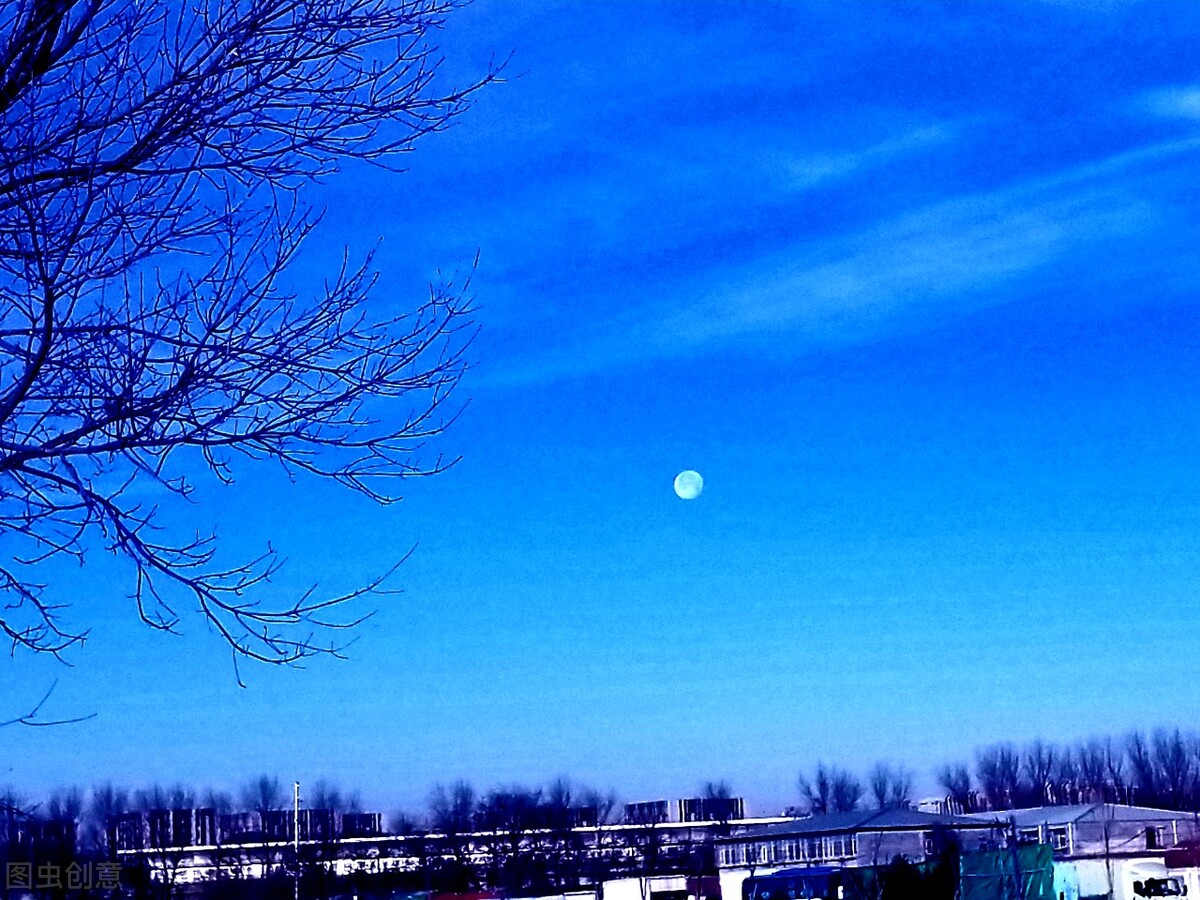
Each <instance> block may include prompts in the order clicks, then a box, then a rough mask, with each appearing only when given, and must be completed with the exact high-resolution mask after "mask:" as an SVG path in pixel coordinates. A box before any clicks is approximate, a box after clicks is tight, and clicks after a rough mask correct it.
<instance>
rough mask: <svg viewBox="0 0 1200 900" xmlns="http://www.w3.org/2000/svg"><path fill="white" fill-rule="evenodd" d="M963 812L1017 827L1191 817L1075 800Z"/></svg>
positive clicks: (1149, 808)
mask: <svg viewBox="0 0 1200 900" xmlns="http://www.w3.org/2000/svg"><path fill="white" fill-rule="evenodd" d="M965 816H966V817H967V818H970V819H976V820H980V821H989V822H997V821H998V822H1000V823H1001V824H1004V825H1007V824H1008V823H1009V822H1010V821H1011V822H1015V823H1016V826H1017V827H1018V828H1034V827H1036V826H1038V825H1068V824H1071V823H1074V822H1146V821H1164V822H1171V821H1175V820H1178V819H1190V818H1191V817H1192V814H1191V813H1186V812H1176V811H1172V810H1168V809H1153V808H1152V807H1149V806H1119V805H1117V804H1115V803H1076V804H1072V805H1070V806H1034V807H1031V808H1029V809H999V810H993V811H992V812H985V813H966V814H965Z"/></svg>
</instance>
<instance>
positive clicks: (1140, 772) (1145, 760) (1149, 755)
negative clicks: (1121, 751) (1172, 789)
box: [1125, 731, 1159, 806]
mask: <svg viewBox="0 0 1200 900" xmlns="http://www.w3.org/2000/svg"><path fill="white" fill-rule="evenodd" d="M1125 754H1126V756H1128V757H1129V769H1130V786H1131V787H1132V788H1133V789H1134V790H1135V791H1136V792H1137V794H1136V796H1137V801H1138V802H1139V803H1144V804H1148V805H1151V806H1153V805H1155V804H1157V803H1158V801H1159V781H1158V777H1157V776H1158V773H1157V772H1156V771H1155V766H1154V755H1153V750H1151V747H1150V741H1149V740H1147V739H1146V736H1145V735H1144V734H1142V733H1141V732H1140V731H1132V732H1130V733H1129V736H1128V737H1127V738H1126V739H1125Z"/></svg>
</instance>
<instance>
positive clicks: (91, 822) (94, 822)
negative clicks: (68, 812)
mask: <svg viewBox="0 0 1200 900" xmlns="http://www.w3.org/2000/svg"><path fill="white" fill-rule="evenodd" d="M128 810H129V795H128V793H127V792H126V791H124V790H122V789H121V788H117V787H113V784H112V782H108V783H107V784H103V785H100V786H98V787H93V788H92V791H91V796H90V797H89V798H88V805H87V814H86V816H85V821H86V823H87V824H86V826H85V840H86V841H87V844H88V846H89V847H90V848H91V849H92V850H93V851H94V852H96V853H97V854H98V855H99V856H100V857H101V858H102V859H105V860H108V861H110V862H112V861H115V860H116V858H117V848H116V847H115V846H113V842H112V840H110V833H109V827H110V824H111V823H112V822H113V820H114V819H115V818H116V817H117V816H119V815H121V814H122V813H124V812H127V811H128Z"/></svg>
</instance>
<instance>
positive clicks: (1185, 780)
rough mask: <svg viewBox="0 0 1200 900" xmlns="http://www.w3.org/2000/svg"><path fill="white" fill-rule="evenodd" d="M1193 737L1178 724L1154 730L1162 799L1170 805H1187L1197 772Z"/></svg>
mask: <svg viewBox="0 0 1200 900" xmlns="http://www.w3.org/2000/svg"><path fill="white" fill-rule="evenodd" d="M1191 744H1192V739H1191V738H1190V737H1188V736H1185V735H1184V734H1183V733H1182V732H1181V731H1180V730H1179V729H1178V728H1176V729H1174V730H1173V731H1168V730H1167V729H1165V728H1160V729H1158V730H1157V731H1155V732H1154V738H1153V758H1154V768H1155V770H1156V780H1157V782H1158V784H1159V792H1160V800H1161V801H1162V802H1163V803H1164V804H1165V805H1166V806H1168V807H1169V808H1170V809H1187V807H1188V805H1189V803H1190V801H1191V799H1192V793H1193V785H1194V782H1195V780H1196V777H1197V772H1196V770H1195V769H1193V767H1192V751H1191Z"/></svg>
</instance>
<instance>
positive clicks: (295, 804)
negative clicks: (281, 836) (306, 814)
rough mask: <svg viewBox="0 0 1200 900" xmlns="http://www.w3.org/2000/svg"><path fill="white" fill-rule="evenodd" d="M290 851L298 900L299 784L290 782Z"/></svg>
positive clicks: (298, 898)
mask: <svg viewBox="0 0 1200 900" xmlns="http://www.w3.org/2000/svg"><path fill="white" fill-rule="evenodd" d="M292 851H293V853H294V854H295V867H296V868H295V878H294V883H295V897H296V900H300V782H298V781H293V782H292Z"/></svg>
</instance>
